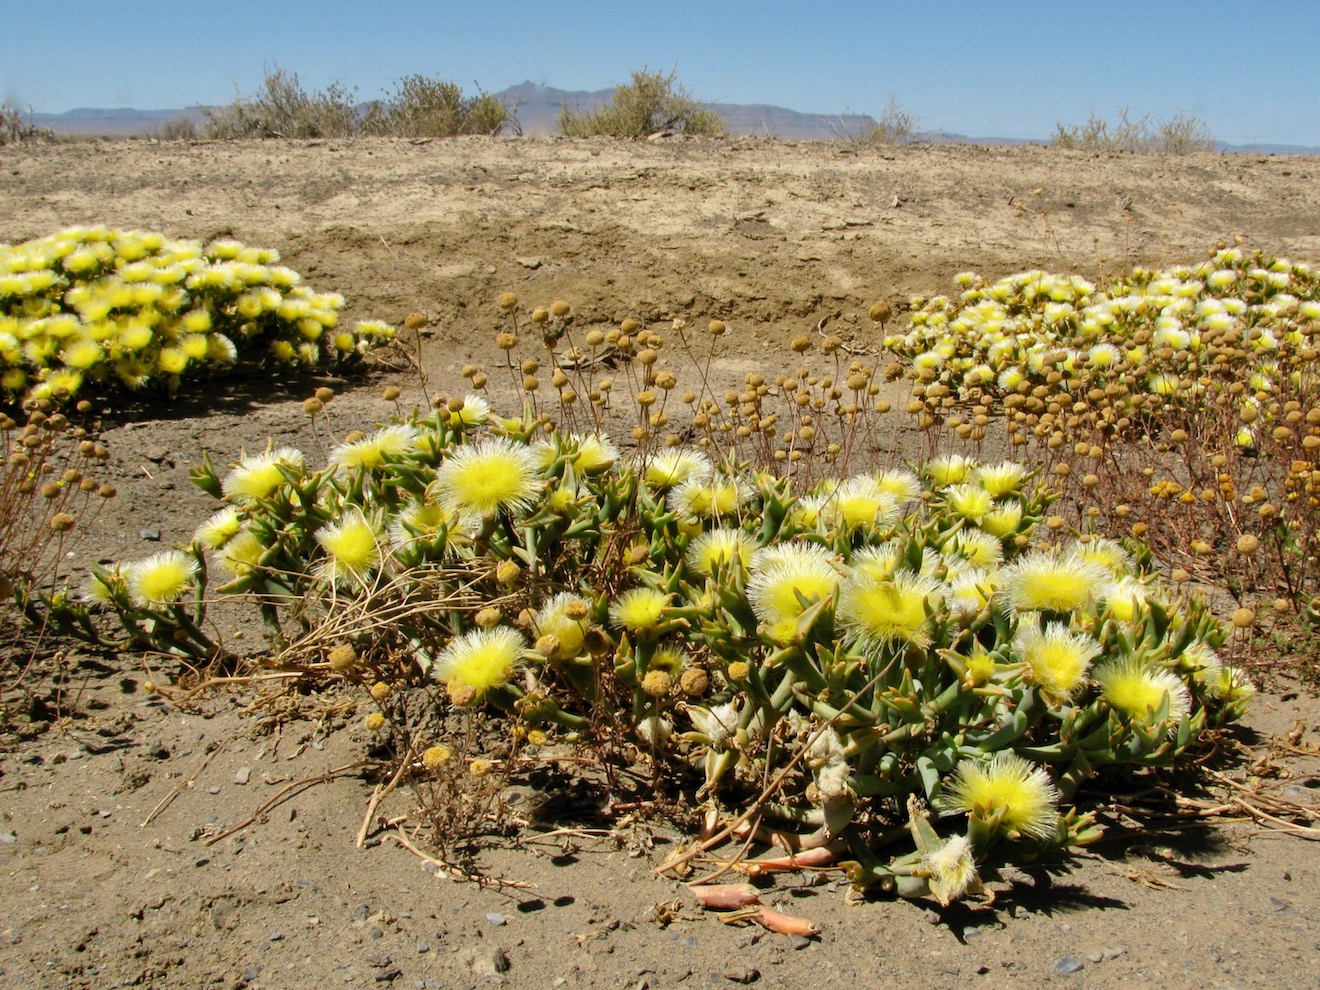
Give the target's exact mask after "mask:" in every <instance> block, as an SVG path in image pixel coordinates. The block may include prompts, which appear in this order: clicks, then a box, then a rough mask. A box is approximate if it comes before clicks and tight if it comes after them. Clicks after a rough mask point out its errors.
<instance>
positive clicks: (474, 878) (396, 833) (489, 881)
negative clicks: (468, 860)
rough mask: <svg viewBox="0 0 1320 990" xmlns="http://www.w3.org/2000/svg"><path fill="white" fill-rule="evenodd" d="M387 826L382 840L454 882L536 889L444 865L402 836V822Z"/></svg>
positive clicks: (530, 884)
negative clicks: (404, 851)
mask: <svg viewBox="0 0 1320 990" xmlns="http://www.w3.org/2000/svg"><path fill="white" fill-rule="evenodd" d="M388 825H389V826H390V829H391V830H390V831H388V832H386V833H385V834H384V835H383V836H381V838H382V839H393V840H394V841H395V842H397V843H398V844H399V845H401V846H403V848H405V849H407V850H408V851H409V852H410V853H412V854H413V855H414V856H416V857H417V858H418V859H420V860H421V861H422V862H423V863H430V864H431V865H432V866H434V867H435V868H436V870H437V871H441V872H444V873H445V874H447V875H448V876H450V877H452V878H453V879H455V880H466V881H468V882H470V883H475V884H479V885H480V886H483V887H511V888H513V889H515V890H535V889H536V884H533V883H524V882H523V881H521V880H503V879H500V878H498V877H485V876H481V875H480V874H477V873H468V872H467V871H466V870H461V869H459V868H458V867H456V866H454V865H452V864H450V863H446V862H445V861H444V860H442V859H436V858H435V857H434V856H429V855H427V854H426V853H424V852H422V850H420V849H418V848H417V846H416V845H414V844H413V842H412V841H411V840H410V839H409V838H408V836H407V835H405V834H404V832H403V827H402V826H403V823H402V821H391V822H389V823H388Z"/></svg>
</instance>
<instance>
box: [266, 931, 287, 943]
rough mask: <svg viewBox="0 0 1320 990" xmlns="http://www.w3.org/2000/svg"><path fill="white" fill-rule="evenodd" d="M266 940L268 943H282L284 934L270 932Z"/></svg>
mask: <svg viewBox="0 0 1320 990" xmlns="http://www.w3.org/2000/svg"><path fill="white" fill-rule="evenodd" d="M266 938H267V940H268V941H271V942H283V941H284V933H283V932H271V933H270V934H269V935H267V936H266Z"/></svg>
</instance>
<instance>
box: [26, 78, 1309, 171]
mask: <svg viewBox="0 0 1320 990" xmlns="http://www.w3.org/2000/svg"><path fill="white" fill-rule="evenodd" d="M613 94H614V90H613V89H598V90H592V91H588V90H567V89H556V88H554V87H553V86H540V85H537V84H536V83H532V82H525V83H519V84H518V85H517V86H510V87H509V88H508V89H505V90H502V91H500V92H498V93H495V94H493V95H495V96H497V97H499V98H500V99H501V100H503V101H504V102H505V103H506V104H508V106H509V107H510V108H511V109H512V110H513V111H514V113H515V115H516V116H517V119H518V124H519V126H520V127H521V129H522V133H524V134H532V135H547V134H554V133H555V132H556V130H557V122H558V120H559V108H560V107H561V106H563V105H564V104H565V103H567V104H568V105H569V106H570V107H573V108H574V109H577V110H593V109H595V108H596V107H599V106H602V105H603V104H605V103H608V102H609V100H610V98H611V97H612V96H613ZM711 109H713V110H715V111H716V112H717V113H719V115H720V116H721V117H723V118H724V122H725V123H726V124H727V125H728V128H729V131H730V133H732V134H735V135H756V136H758V137H772V138H779V139H780V140H783V141H830V140H836V139H842V138H847V137H852V136H855V135H857V134H859V133H861V132H862V131H863V130H865V128H866V127H868V126H870V125H872V124H874V123H875V120H874V119H873V118H872V117H870V116H868V115H866V114H854V113H841V114H822V113H801V112H799V111H797V110H789V109H786V108H784V107H776V106H769V105H767V104H761V103H751V104H746V103H714V104H711ZM31 116H32V123H33V124H34V125H35V126H36V127H39V128H44V129H46V130H50V131H53V132H55V133H56V134H70V135H78V136H82V137H115V138H123V137H147V136H150V135H151V134H154V133H157V132H159V131H160V130H161V129H162V128H163V127H164V126H165V125H166V124H168V123H170V122H171V121H176V120H180V119H184V120H190V121H192V123H193V124H195V125H197V126H198V127H200V126H201V125H202V124H203V123H205V121H206V115H205V111H204V109H203V108H202V107H186V108H184V109H182V110H133V109H130V108H127V107H123V108H117V109H105V108H97V107H79V108H78V109H76V110H69V111H66V112H65V113H33V114H32V115H31ZM914 137H915V139H916V140H917V141H919V142H924V143H930V144H986V145H988V144H1009V145H1011V144H1048V143H1049V141H1048V139H1047V138H1040V139H1030V138H1027V139H1023V138H1000V137H969V136H967V135H965V134H951V133H946V132H944V131H923V132H921V133H918V134H916V135H914ZM1219 150H1220V151H1228V152H1235V153H1241V154H1250V155H1320V148H1312V147H1306V146H1303V145H1295V144H1263V143H1255V144H1241V145H1233V144H1225V143H1223V142H1221V143H1220V144H1219Z"/></svg>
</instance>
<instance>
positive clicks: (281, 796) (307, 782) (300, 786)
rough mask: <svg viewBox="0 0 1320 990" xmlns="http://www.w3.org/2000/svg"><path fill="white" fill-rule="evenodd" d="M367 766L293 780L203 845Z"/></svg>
mask: <svg viewBox="0 0 1320 990" xmlns="http://www.w3.org/2000/svg"><path fill="white" fill-rule="evenodd" d="M368 765H369V764H368V763H367V762H365V761H361V760H359V761H358V762H356V763H345V764H344V765H343V766H339V767H335V768H334V769H333V770H327V771H325V772H324V773H318V774H314V775H312V776H311V777H303V778H302V779H301V780H295V781H293V782H292V783H290V784H286V785H284V786H283V787H281V788H280V789H279V790H278V791H277V792H276V793H275V794H274V795H272V796H271V797H270V798H269V799H268V800H266V801H263V802H262V803H261V805H260V806H259V807H258V808H257V810H256V811H254V812H252V814H251V815H249V816H248V817H247V818H245V819H244V820H243V821H241V822H239V823H238V824H237V825H233V826H231V827H229V828H227V829H225V830H224V831H223V832H221V833H220V834H218V835H213V836H211V837H210V838H209V839H207V840H206V842H205V843H204V845H208V846H213V845H215V844H216V843H217V842H219V841H220V840H221V839H227V838H229V836H231V835H233V834H234V833H235V832H241V831H243V829H245V828H247V827H248V826H249V825H252V824H254V823H256V822H257V821H258V820H260V818H261V816H262V815H264V814H265V813H266V812H268V811H270V809H271V808H274V807H275V806H276V805H278V804H279V803H280V802H282V801H284V800H285V799H286V798H288V797H291V796H292V795H294V794H296V793H298V792H300V791H303V790H306V789H307V788H308V787H311V786H313V785H315V784H325V783H328V782H329V781H331V780H334V779H335V778H336V777H342V776H343V775H344V774H346V773H349V772H351V771H353V770H359V769H361V768H362V767H364V766H368Z"/></svg>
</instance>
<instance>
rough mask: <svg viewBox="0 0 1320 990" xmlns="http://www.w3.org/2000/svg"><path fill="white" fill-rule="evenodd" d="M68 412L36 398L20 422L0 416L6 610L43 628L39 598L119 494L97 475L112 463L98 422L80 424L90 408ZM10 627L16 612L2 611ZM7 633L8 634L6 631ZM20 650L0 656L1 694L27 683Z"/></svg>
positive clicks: (1, 575) (1, 567) (1, 579)
mask: <svg viewBox="0 0 1320 990" xmlns="http://www.w3.org/2000/svg"><path fill="white" fill-rule="evenodd" d="M82 405H83V408H82V409H80V410H78V411H74V410H70V411H69V413H70V414H71V415H73V416H74V419H72V420H71V419H70V417H69V415H66V414H65V413H64V412H62V411H60V410H59V409H57V408H56V407H55V405H54V404H53V403H50V402H46V401H43V400H37V399H33V400H29V401H28V402H27V403H25V404H24V407H23V408H22V409H21V410H15V412H16V413H17V415H18V416H19V417H20V418H15V417H13V416H10V415H9V414H8V413H6V412H3V411H0V452H2V453H3V456H4V463H3V464H0V519H4V525H3V526H0V608H5V607H6V606H7V605H8V604H9V603H10V602H11V601H12V602H13V603H14V604H15V605H16V606H17V608H18V610H19V611H27V612H28V616H29V618H30V619H31V620H32V624H33V625H34V626H35V628H37V629H38V630H40V629H41V628H42V626H43V625H44V621H45V620H44V614H43V613H42V612H41V611H40V610H39V609H38V608H37V605H38V598H39V593H40V592H41V591H43V590H45V589H48V588H50V587H52V586H54V585H57V584H58V583H59V582H60V580H61V579H62V577H63V575H62V574H61V572H60V566H61V564H62V562H63V560H64V555H65V553H66V552H67V551H68V550H69V549H70V547H71V546H72V545H73V544H74V543H75V542H76V541H77V539H78V538H79V537H80V536H81V535H82V533H83V532H84V531H85V530H86V529H87V528H88V527H89V526H90V525H91V524H92V522H93V521H94V520H95V517H96V515H97V513H98V511H99V509H100V507H101V506H102V505H103V504H104V503H105V500H106V499H110V498H113V497H114V495H115V488H114V486H113V485H111V484H108V483H106V482H104V481H98V480H97V478H96V475H97V473H98V471H99V469H100V468H101V466H102V465H103V464H104V462H105V461H106V460H107V459H108V457H109V452H108V450H107V449H106V447H105V445H104V444H102V443H101V442H100V440H99V439H98V437H97V435H96V430H95V424H94V423H89V424H88V425H80V424H79V422H78V420H79V419H81V418H83V417H85V415H86V414H87V413H89V412H90V409H89V408H88V407H87V406H86V404H85V403H84V404H82ZM0 614H3V615H4V616H5V621H6V622H7V621H8V619H9V613H8V612H7V611H6V612H2V613H0ZM6 632H7V630H6ZM18 656H19V654H17V653H16V652H15V651H13V650H10V649H6V650H5V651H4V653H3V654H0V694H4V693H7V692H8V690H9V689H11V688H12V687H13V686H14V684H15V682H17V681H18V680H19V679H21V677H22V674H23V670H22V669H14V668H15V666H17V667H19V668H21V667H22V666H23V664H22V663H21V662H20V661H19V660H16V659H15V658H16V657H18Z"/></svg>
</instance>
